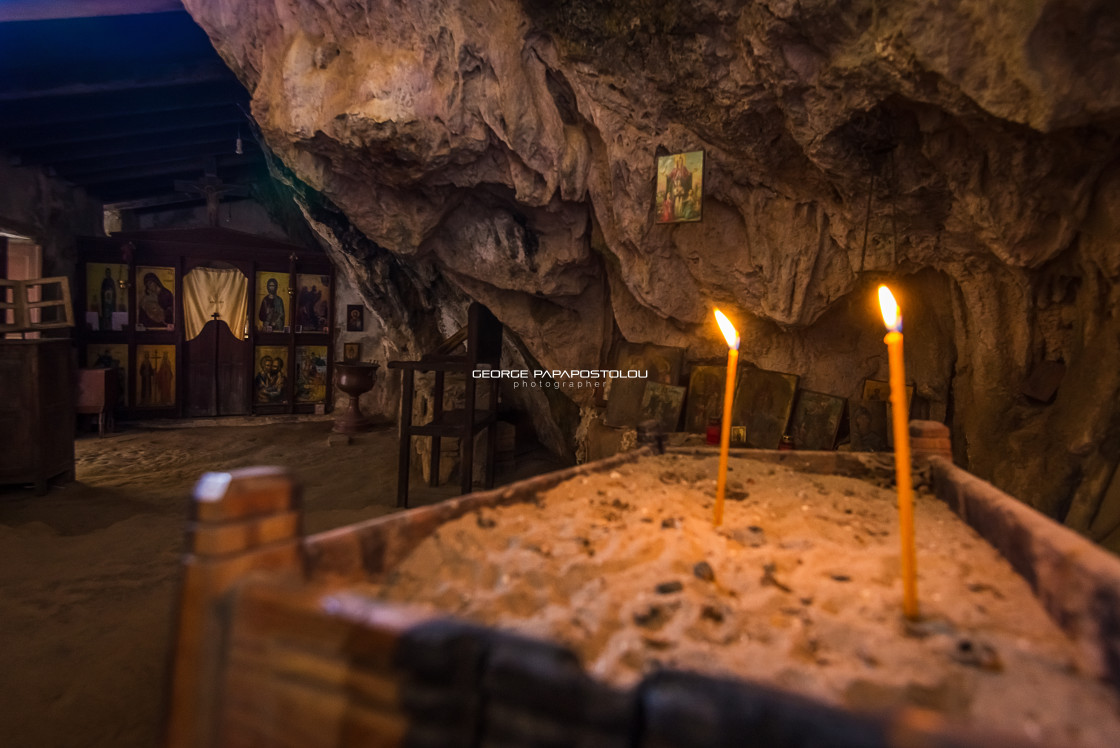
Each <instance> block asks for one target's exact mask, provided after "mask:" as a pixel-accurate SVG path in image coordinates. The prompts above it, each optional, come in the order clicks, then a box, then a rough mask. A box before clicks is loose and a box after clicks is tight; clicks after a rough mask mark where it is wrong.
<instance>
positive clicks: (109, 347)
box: [86, 343, 128, 407]
mask: <svg viewBox="0 0 1120 748" xmlns="http://www.w3.org/2000/svg"><path fill="white" fill-rule="evenodd" d="M86 366H87V367H88V368H90V369H113V370H114V371H116V372H117V404H118V405H120V406H121V407H127V406H128V346H127V345H125V344H124V343H109V344H106V343H98V344H96V345H87V346H86Z"/></svg>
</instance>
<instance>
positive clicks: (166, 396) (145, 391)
mask: <svg viewBox="0 0 1120 748" xmlns="http://www.w3.org/2000/svg"><path fill="white" fill-rule="evenodd" d="M175 377H176V370H175V346H173V345H138V346H136V375H135V377H134V381H135V382H136V384H135V390H134V392H135V395H136V407H138V408H163V407H171V406H173V405H175Z"/></svg>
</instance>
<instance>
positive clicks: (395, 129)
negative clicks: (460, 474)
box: [185, 0, 1120, 547]
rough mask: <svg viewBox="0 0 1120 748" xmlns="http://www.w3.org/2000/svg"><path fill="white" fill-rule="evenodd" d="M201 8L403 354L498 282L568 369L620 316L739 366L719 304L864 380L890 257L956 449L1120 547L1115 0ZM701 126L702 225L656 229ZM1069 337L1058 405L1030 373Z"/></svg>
mask: <svg viewBox="0 0 1120 748" xmlns="http://www.w3.org/2000/svg"><path fill="white" fill-rule="evenodd" d="M185 4H186V6H187V7H188V9H189V10H190V12H191V13H192V14H193V15H194V17H195V18H196V19H197V20H198V21H199V23H200V24H201V25H202V26H203V27H204V28H205V29H206V30H207V32H208V33H209V34H210V36H211V38H212V39H213V41H214V44H215V46H216V47H217V49H218V50H219V52H220V53H221V54H222V56H223V57H224V59H225V60H226V61H227V63H228V64H229V65H230V66H231V67H232V68H233V69H234V70H235V71H236V72H237V74H238V75H239V76H240V77H241V79H242V80H243V81H244V82H245V83H246V85H247V86H248V87H249V89H250V90H251V91H252V92H253V115H254V117H255V119H256V120H257V122H258V123H259V125H260V127H261V131H262V134H263V136H264V139H265V140H266V141H267V144H268V145H269V147H270V148H271V149H272V150H273V151H274V152H275V153H276V154H277V155H278V156H279V158H280V159H281V160H282V161H283V163H284V164H285V166H286V167H287V168H288V169H290V170H291V172H292V174H294V175H295V176H296V177H297V178H298V180H300V181H301V182H302V183H303V184H304V186H305V190H304V193H303V194H304V198H303V201H304V202H305V203H307V202H308V201H309V200H311V202H314V201H319V203H321V204H329V205H330V206H331V208H330V210H331V215H333V216H335V217H336V218H337V220H334V221H333V223H332V224H331V225H330V226H326V225H325V223H324V222H323V221H322V220H320V219H317V218H316V217H315V216H314V215H310V217H311V218H312V220H313V221H315V222H316V223H317V225H319V226H320V227H323V229H324V230H323V231H322V233H324V234H326V235H328V236H330V237H334V239H331V240H330V241H334V242H335V243H336V248H335V250H334V251H333V255H334V256H335V257H336V261H338V262H339V263H340V266H342V267H343V268H346V272H348V273H353V274H354V278H355V281H356V285H357V286H358V287H359V288H361V289H362V296H363V298H364V299H365V301H366V303H367V304H368V305H370V306H371V307H372V308H374V310H375V313H377V314H379V315H382V316H383V318H384V320H385V321H386V323H387V324H386V336H385V339H386V343H385V345H386V353H390V352H392V353H393V355H394V356H395V355H397V354H398V353H399V354H401V355H404V354H405V352H406V349H407V350H408V351H409V352H411V353H415V352H416V346H417V345H420V344H421V343H422V342H424V341H427V340H430V339H432V338H433V337H435V328H436V327H439V326H440V325H437V324H433V322H432V319H433V318H438V317H439V314H437V312H438V311H439V310H441V309H442V310H445V311H444V312H443V314H444V316H447V315H451V316H455V315H459V316H461V307H462V303H464V302H465V299H466V298H468V297H469V298H474V299H478V300H480V301H482V302H483V303H485V304H487V305H488V306H489V307H490V308H491V309H492V310H494V312H495V313H496V314H497V315H498V317H499V318H500V319H501V320H502V321H503V322H504V323H505V324H506V325H507V327H508V329H509V330H511V331H512V333H513V334H514V336H515V338H516V344H517V346H518V347H519V349H520V350H523V351H524V352H525V354H526V355H528V356H530V357H531V358H532V359H534V360H536V361H539V362H540V363H542V364H544V365H545V366H546V367H547V368H570V367H572V366H576V365H578V366H583V367H588V366H597V365H599V364H600V363H606V361H605V357H606V355H607V351H608V350H609V349H610V346H611V344H612V342H613V341H614V340H616V339H617V338H618V337H619V336H621V337H624V338H626V339H628V340H631V341H634V342H643V341H648V342H656V343H661V344H668V345H678V346H683V347H686V348H687V349H688V358H689V359H690V360H692V361H700V360H709V359H712V360H718V359H719V357H720V356H721V355H722V350H721V349H722V344H721V343H720V338H719V335H718V332H717V331H716V330H715V328H714V325H713V324H712V323H711V322H710V314H711V309H712V307H713V305H719V306H720V307H721V308H724V309H725V311H728V313H729V314H731V315H732V316H733V318H736V319H738V320H739V321H740V327H741V328H742V329H743V338H744V346H743V355H744V358H745V359H746V360H748V361H753V362H754V363H756V364H758V365H760V366H763V367H766V368H775V369H783V370H786V371H792V372H796V373H799V374H801V375H802V377H803V385H804V386H806V387H809V388H812V389H818V390H823V391H827V392H832V393H834V394H838V395H844V396H850V395H853V394H855V391H856V388H857V387H858V385H859V382H860V381H861V380H862V378H863V377H865V376H876V377H883V376H884V375H885V374H886V363H885V352H884V351H883V350H882V342H881V327H880V325H879V323H878V321H877V319H876V315H875V312H874V310H873V308H871V307H870V304H872V303H873V302H872V300H871V296H872V294H871V290H872V288H873V286H874V285H875V283H876V282H879V281H882V280H890V281H891V282H892V283H893V284H895V285H897V286H898V287H899V290H900V292H901V296H902V299H901V303H902V305H903V309H904V313H905V316H906V321H907V327H906V332H907V336H906V341H907V346H908V364H909V373H910V375H911V377H912V378H913V379H914V380H915V384H916V386H917V391H918V393H919V394H921V395H923V396H924V397H925V398H927V399H928V400H930V401H932V402H933V403H934V404H935V406H936V407H939V408H941V409H943V410H945V411H946V412H947V418H948V420H949V422H950V423H951V425H952V428H953V432H954V440H955V444H956V448H957V450H958V455H957V458H958V460H959V461H960V462H962V463H963V464H965V465H966V466H967V467H968V468H969V469H970V470H972V471H973V472H975V473H977V474H979V475H981V476H983V477H986V478H990V479H992V480H994V481H995V482H996V483H997V484H999V485H1000V486H1001V487H1002V488H1004V489H1006V490H1008V491H1009V492H1011V493H1013V494H1015V495H1017V496H1019V497H1021V498H1023V499H1024V500H1026V501H1028V502H1029V503H1031V504H1033V505H1035V506H1037V507H1039V508H1040V509H1043V510H1044V511H1046V512H1048V513H1050V514H1052V515H1053V516H1056V517H1058V518H1059V519H1062V520H1065V521H1067V522H1069V523H1070V524H1071V525H1072V526H1074V527H1076V528H1078V529H1079V530H1082V531H1085V532H1088V533H1090V534H1091V535H1092V536H1093V537H1095V538H1097V539H1098V540H1102V539H1103V540H1106V541H1107V542H1108V543H1109V544H1111V545H1113V546H1114V547H1120V537H1117V535H1118V534H1120V533H1117V532H1114V530H1115V529H1116V527H1117V526H1120V481H1118V482H1117V484H1118V487H1113V486H1112V483H1113V481H1112V477H1113V473H1114V472H1115V469H1116V465H1117V461H1118V459H1120V426H1118V421H1117V418H1116V416H1117V403H1118V402H1120V400H1118V398H1117V394H1120V375H1118V374H1116V371H1117V365H1116V363H1117V359H1118V358H1120V355H1118V342H1120V341H1118V337H1117V335H1118V333H1120V329H1116V328H1117V326H1118V325H1120V323H1117V322H1116V321H1115V320H1114V319H1113V315H1112V312H1111V310H1112V309H1113V308H1114V306H1115V304H1114V301H1115V296H1116V294H1117V280H1118V276H1120V241H1118V239H1117V232H1116V229H1117V228H1118V227H1117V226H1116V225H1115V224H1116V222H1117V221H1118V220H1120V219H1118V218H1117V216H1118V215H1120V169H1118V164H1120V124H1118V123H1120V117H1118V115H1120V54H1117V53H1118V52H1120V10H1118V9H1117V8H1116V6H1115V4H1114V3H1113V2H1111V0H1039V1H1038V2H1034V3H1023V2H1020V0H961V2H958V3H951V4H947V3H940V4H931V3H928V2H924V1H922V0H900V1H899V2H891V3H885V2H879V1H878V0H846V1H842V2H835V1H834V0H797V1H796V2H795V1H794V0H761V1H759V2H750V3H744V2H734V1H733V0H701V1H700V2H697V3H668V2H663V1H661V0H622V1H621V2H606V1H605V0H574V1H572V2H564V3H551V2H546V1H545V0H431V1H429V2H423V3H407V4H406V3H401V2H396V1H395V0H365V1H364V2H356V1H355V0H319V1H318V2H311V0H287V1H286V2H274V3H252V4H248V5H247V4H243V3H238V2H235V0H186V2H185ZM686 150H703V151H704V152H705V158H706V165H705V180H704V181H705V185H704V190H705V192H704V203H703V220H702V221H701V222H699V223H688V224H678V225H659V224H655V223H654V189H655V187H654V176H655V159H656V157H657V156H659V155H666V154H671V153H675V152H679V151H686ZM311 196H313V198H312V197H311ZM309 213H310V212H309ZM345 236H348V237H350V239H348V240H340V238H342V237H345ZM351 240H352V241H351ZM446 310H452V311H446ZM421 318H422V319H421ZM443 326H446V325H443ZM402 330H408V331H409V332H407V333H405V332H401V331H402ZM413 330H415V331H418V332H417V335H419V337H413V336H412V332H411V331H413ZM422 347H423V346H422V345H421V348H422ZM1043 361H1062V362H1064V364H1065V366H1066V369H1067V373H1066V376H1065V379H1064V381H1063V382H1062V385H1061V387H1060V389H1059V391H1058V394H1057V396H1056V398H1055V399H1054V401H1053V402H1052V403H1051V404H1049V405H1045V404H1041V403H1037V402H1033V401H1030V400H1028V399H1027V398H1025V397H1023V396H1022V395H1021V387H1022V384H1023V382H1024V381H1025V379H1026V378H1027V377H1028V376H1029V374H1030V373H1031V372H1032V371H1033V370H1034V368H1035V367H1036V365H1037V364H1038V363H1040V362H1043ZM573 397H574V398H575V399H576V400H577V401H578V404H579V405H581V406H583V407H585V408H586V407H588V406H589V405H590V401H589V396H588V395H583V394H576V395H574V396H573ZM553 412H556V409H555V408H553ZM553 420H554V421H555V419H553ZM565 433H568V434H569V435H570V433H573V432H567V431H566V430H565V429H564V428H559V429H557V431H556V435H557V437H558V438H562V437H563V435H564V434H565ZM1113 495H1116V498H1115V499H1113V498H1108V499H1107V500H1106V499H1105V498H1104V497H1106V496H1108V497H1112V496H1113Z"/></svg>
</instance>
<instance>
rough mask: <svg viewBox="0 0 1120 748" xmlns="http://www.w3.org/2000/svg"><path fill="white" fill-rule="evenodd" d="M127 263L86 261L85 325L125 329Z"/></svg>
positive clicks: (126, 315)
mask: <svg viewBox="0 0 1120 748" xmlns="http://www.w3.org/2000/svg"><path fill="white" fill-rule="evenodd" d="M127 284H128V265H121V264H117V263H105V262H88V263H86V300H85V305H86V310H85V320H86V327H88V328H89V329H90V330H101V331H105V330H123V329H124V328H125V326H126V325H127V324H128V296H127V294H126V293H125V287H126V286H127Z"/></svg>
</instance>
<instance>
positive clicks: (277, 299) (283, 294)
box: [255, 270, 291, 332]
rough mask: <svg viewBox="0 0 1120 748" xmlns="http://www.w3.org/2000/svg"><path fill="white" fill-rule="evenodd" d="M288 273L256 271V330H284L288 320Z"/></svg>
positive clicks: (288, 323)
mask: <svg viewBox="0 0 1120 748" xmlns="http://www.w3.org/2000/svg"><path fill="white" fill-rule="evenodd" d="M289 285H290V280H289V276H288V274H287V273H286V272H285V273H274V272H269V271H266V270H259V271H257V299H256V309H257V319H256V323H255V324H256V329H257V332H284V328H285V327H287V326H289V325H290V324H291V323H290V322H289V321H288V299H289V298H291V297H290V296H289V295H288V288H289Z"/></svg>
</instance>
